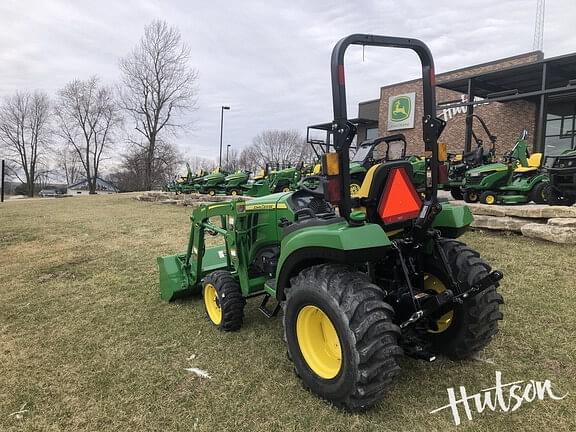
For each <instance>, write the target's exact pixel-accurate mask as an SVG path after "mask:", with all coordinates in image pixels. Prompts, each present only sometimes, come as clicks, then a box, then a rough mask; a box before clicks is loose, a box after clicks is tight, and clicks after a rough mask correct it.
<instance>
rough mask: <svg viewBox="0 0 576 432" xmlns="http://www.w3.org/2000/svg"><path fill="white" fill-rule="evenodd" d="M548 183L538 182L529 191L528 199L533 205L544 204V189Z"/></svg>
mask: <svg viewBox="0 0 576 432" xmlns="http://www.w3.org/2000/svg"><path fill="white" fill-rule="evenodd" d="M547 186H548V183H547V182H540V183H538V184H537V185H535V186H534V187H533V188H532V190H531V191H530V195H529V197H528V198H529V199H530V201H533V202H534V203H535V204H546V202H547V201H546V189H547Z"/></svg>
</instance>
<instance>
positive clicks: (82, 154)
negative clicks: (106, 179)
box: [55, 77, 122, 194]
mask: <svg viewBox="0 0 576 432" xmlns="http://www.w3.org/2000/svg"><path fill="white" fill-rule="evenodd" d="M55 113H56V120H57V124H58V128H57V131H58V133H59V135H60V136H61V137H62V138H63V139H64V140H65V143H66V144H67V145H69V146H71V147H72V148H73V149H74V150H75V152H76V154H77V155H78V158H79V159H80V163H81V165H82V168H83V171H84V174H85V176H86V179H87V181H88V188H89V190H90V193H91V194H94V193H96V179H97V177H98V174H99V172H100V161H101V160H102V156H103V154H105V152H106V150H108V149H109V148H110V147H111V146H112V145H113V143H114V138H115V132H116V130H117V128H118V127H119V126H120V124H121V121H122V118H121V116H120V110H119V108H118V105H117V103H116V101H115V99H114V94H113V92H112V89H111V88H109V87H106V86H103V85H100V82H99V79H98V78H97V77H92V78H90V79H88V80H87V81H82V80H74V81H71V82H69V83H68V84H66V85H65V86H64V88H62V89H61V90H59V91H58V103H57V104H56V108H55Z"/></svg>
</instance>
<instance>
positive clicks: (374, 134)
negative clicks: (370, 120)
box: [366, 128, 378, 140]
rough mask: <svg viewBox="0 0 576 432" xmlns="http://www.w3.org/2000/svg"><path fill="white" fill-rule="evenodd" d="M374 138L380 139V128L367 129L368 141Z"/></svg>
mask: <svg viewBox="0 0 576 432" xmlns="http://www.w3.org/2000/svg"><path fill="white" fill-rule="evenodd" d="M374 138H378V128H370V129H366V139H367V140H372V139H374Z"/></svg>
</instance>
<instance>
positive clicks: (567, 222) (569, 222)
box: [548, 218, 576, 227]
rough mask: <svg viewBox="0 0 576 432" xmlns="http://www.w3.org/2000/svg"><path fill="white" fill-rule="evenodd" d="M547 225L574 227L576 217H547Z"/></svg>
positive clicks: (575, 225)
mask: <svg viewBox="0 0 576 432" xmlns="http://www.w3.org/2000/svg"><path fill="white" fill-rule="evenodd" d="M548 225H556V226H562V227H576V218H550V219H548Z"/></svg>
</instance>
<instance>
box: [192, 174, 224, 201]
mask: <svg viewBox="0 0 576 432" xmlns="http://www.w3.org/2000/svg"><path fill="white" fill-rule="evenodd" d="M227 175H228V173H225V172H223V171H220V170H219V169H216V170H214V171H212V172H211V173H210V174H207V175H205V176H204V177H200V178H199V179H197V180H195V181H194V182H193V190H194V192H198V193H201V194H208V195H210V196H214V195H216V194H217V193H218V191H219V190H222V187H223V186H224V183H225V182H226V177H227Z"/></svg>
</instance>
